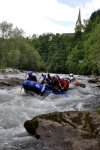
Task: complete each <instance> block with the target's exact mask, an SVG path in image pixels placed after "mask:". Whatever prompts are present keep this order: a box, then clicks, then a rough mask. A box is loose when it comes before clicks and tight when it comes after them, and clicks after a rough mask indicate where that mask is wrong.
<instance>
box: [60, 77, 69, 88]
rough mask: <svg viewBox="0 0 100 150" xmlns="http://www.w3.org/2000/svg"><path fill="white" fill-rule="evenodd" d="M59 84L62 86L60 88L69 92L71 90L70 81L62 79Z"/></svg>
mask: <svg viewBox="0 0 100 150" xmlns="http://www.w3.org/2000/svg"><path fill="white" fill-rule="evenodd" d="M59 84H60V86H61V87H62V88H63V89H64V90H67V89H68V88H69V81H68V80H64V79H60V80H59Z"/></svg>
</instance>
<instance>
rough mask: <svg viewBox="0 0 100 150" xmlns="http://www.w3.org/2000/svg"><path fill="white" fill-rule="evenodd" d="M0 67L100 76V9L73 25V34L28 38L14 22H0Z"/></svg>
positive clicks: (46, 34)
mask: <svg viewBox="0 0 100 150" xmlns="http://www.w3.org/2000/svg"><path fill="white" fill-rule="evenodd" d="M0 68H17V69H20V70H33V71H35V72H37V71H38V72H40V71H44V72H47V71H49V72H53V73H66V74H68V73H74V74H84V75H90V74H94V75H100V10H97V11H95V12H93V13H92V14H91V16H90V18H89V19H87V20H84V23H83V24H81V25H77V26H75V33H73V34H67V33H65V34H52V33H44V34H43V35H40V36H38V35H35V34H33V36H32V37H31V38H30V37H25V36H24V31H23V30H22V29H19V28H18V27H16V28H15V29H13V24H11V23H7V22H6V21H3V22H2V23H0Z"/></svg>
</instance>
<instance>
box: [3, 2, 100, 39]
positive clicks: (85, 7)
mask: <svg viewBox="0 0 100 150" xmlns="http://www.w3.org/2000/svg"><path fill="white" fill-rule="evenodd" d="M79 7H80V9H81V19H82V20H83V19H88V18H89V17H90V16H91V14H92V13H93V12H94V11H97V10H98V9H100V0H0V23H2V22H3V21H7V23H12V24H13V27H14V28H15V27H16V26H17V27H18V28H19V29H23V30H24V31H25V33H26V36H31V35H33V34H38V35H40V34H43V33H54V34H55V33H73V32H74V27H75V23H76V20H77V17H78V12H79Z"/></svg>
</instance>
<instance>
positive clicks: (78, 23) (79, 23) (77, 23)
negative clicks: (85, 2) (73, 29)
mask: <svg viewBox="0 0 100 150" xmlns="http://www.w3.org/2000/svg"><path fill="white" fill-rule="evenodd" d="M76 25H81V11H80V8H79V13H78V18H77V21H76Z"/></svg>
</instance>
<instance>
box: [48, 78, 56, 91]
mask: <svg viewBox="0 0 100 150" xmlns="http://www.w3.org/2000/svg"><path fill="white" fill-rule="evenodd" d="M47 83H48V84H49V85H50V87H51V88H52V89H53V90H58V89H59V80H58V79H57V78H56V77H52V78H51V81H49V82H47Z"/></svg>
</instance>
